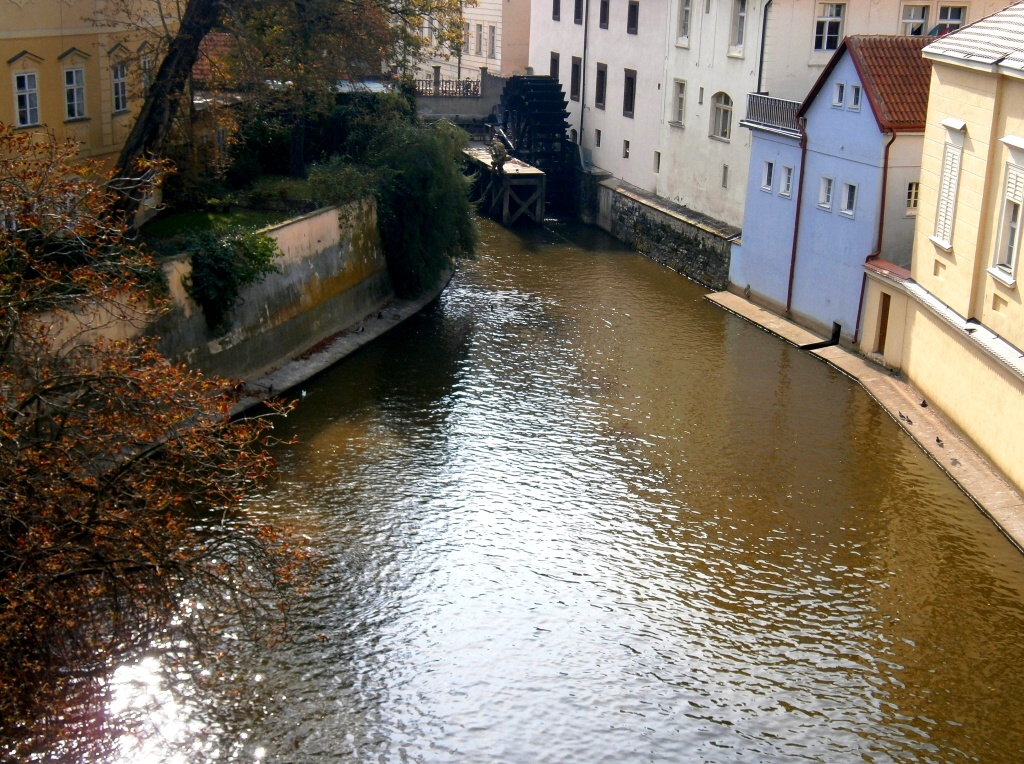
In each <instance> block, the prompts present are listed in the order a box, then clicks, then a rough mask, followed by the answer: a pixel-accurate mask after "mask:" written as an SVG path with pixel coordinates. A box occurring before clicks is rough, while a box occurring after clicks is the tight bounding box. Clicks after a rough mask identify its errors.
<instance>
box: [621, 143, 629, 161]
mask: <svg viewBox="0 0 1024 764" xmlns="http://www.w3.org/2000/svg"><path fill="white" fill-rule="evenodd" d="M622 158H623V159H629V141H623V142H622Z"/></svg>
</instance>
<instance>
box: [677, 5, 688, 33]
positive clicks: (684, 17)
mask: <svg viewBox="0 0 1024 764" xmlns="http://www.w3.org/2000/svg"><path fill="white" fill-rule="evenodd" d="M690 3H691V0H679V25H678V27H677V28H676V36H677V37H678V38H679V39H680V40H688V39H689V37H690Z"/></svg>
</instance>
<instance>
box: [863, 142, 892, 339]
mask: <svg viewBox="0 0 1024 764" xmlns="http://www.w3.org/2000/svg"><path fill="white" fill-rule="evenodd" d="M895 140H896V131H895V130H894V131H893V132H891V133H889V141H888V142H887V143H886V144H885V153H884V154H883V160H882V193H881V195H880V196H881V202H880V204H881V205H882V206H881V209H880V211H879V213H878V234H877V238H876V242H875V251H874V252H872V253H871V254H870V255H868V257H867V259H866V260H865V261H864V262H865V263H870V262H871V261H872V260H877V259H878V258H879V257H880V256H881V254H882V233H883V231H884V230H885V195H886V191H887V190H888V186H889V149H890V148H892V144H893V142H894V141H895ZM867 285H868V274H866V273H865V274H863V275H862V276H861V280H860V301H859V302H858V303H857V324H856V325H855V326H854V327H853V344H854V345H856V344H857V337H858V336H859V335H860V317H861V311H863V310H864V292H865V291H866V290H867Z"/></svg>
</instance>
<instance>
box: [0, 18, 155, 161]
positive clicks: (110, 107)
mask: <svg viewBox="0 0 1024 764" xmlns="http://www.w3.org/2000/svg"><path fill="white" fill-rule="evenodd" d="M106 8H107V4H106V3H104V2H102V1H101V0H71V1H70V2H69V1H67V0H62V1H61V2H43V1H42V0H16V1H15V0H12V1H11V2H7V3H5V4H4V9H3V12H2V20H3V24H2V26H0V62H3V66H4V67H5V68H6V70H7V72H6V74H5V75H4V76H3V77H0V122H4V123H5V124H8V125H11V126H13V127H15V128H16V129H19V130H48V131H51V132H52V133H53V134H55V135H56V136H57V137H58V138H60V139H73V140H76V141H78V142H79V143H80V144H81V146H82V148H81V155H82V156H83V157H90V158H95V159H100V160H102V161H104V162H107V163H112V162H113V161H114V160H115V159H116V157H117V154H118V153H119V152H120V149H121V146H122V144H123V143H124V140H125V138H127V136H128V133H129V131H130V130H131V127H132V123H133V120H134V114H135V113H136V111H137V109H138V106H139V103H140V96H141V93H142V92H143V89H144V88H145V87H147V86H148V78H149V76H150V75H151V74H152V73H153V72H154V70H153V67H154V66H156V65H158V64H159V59H158V58H157V57H156V48H157V47H158V45H157V42H156V38H155V37H153V36H150V35H148V34H146V33H145V32H143V31H140V30H137V29H127V28H124V27H120V26H118V25H117V23H116V19H111V18H110V17H109V16H108V15H106V14H107V10H106Z"/></svg>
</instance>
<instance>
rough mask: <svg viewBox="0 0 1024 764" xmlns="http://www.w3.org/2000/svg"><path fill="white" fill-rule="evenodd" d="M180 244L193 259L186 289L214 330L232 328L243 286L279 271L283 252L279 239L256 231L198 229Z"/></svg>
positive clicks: (182, 239)
mask: <svg viewBox="0 0 1024 764" xmlns="http://www.w3.org/2000/svg"><path fill="white" fill-rule="evenodd" d="M179 243H180V250H181V251H182V252H187V253H189V254H190V255H191V261H192V275H191V276H190V277H189V278H188V280H187V281H186V283H185V288H186V289H187V290H188V293H189V295H190V296H191V297H192V299H193V300H195V301H196V302H197V303H199V305H200V306H201V307H202V309H203V316H204V317H205V318H206V324H207V326H209V327H210V329H211V331H213V332H221V331H223V330H225V329H226V328H227V327H228V325H229V323H230V322H229V316H230V313H231V311H232V309H233V308H234V307H235V305H237V304H238V301H239V299H240V294H241V291H242V288H243V287H246V286H249V285H250V284H255V283H257V282H258V281H260V280H261V279H263V278H264V277H265V276H266V275H267V274H268V273H277V272H278V268H277V266H276V265H275V264H274V258H276V257H278V256H279V255H280V252H279V251H278V249H277V242H276V241H274V240H273V239H272V238H270V237H269V236H266V235H264V234H259V233H256V232H255V231H246V230H241V229H236V230H233V231H229V232H227V233H215V232H213V231H195V232H192V233H189V234H186V235H184V236H182V237H181V238H180V239H179Z"/></svg>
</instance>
